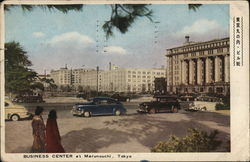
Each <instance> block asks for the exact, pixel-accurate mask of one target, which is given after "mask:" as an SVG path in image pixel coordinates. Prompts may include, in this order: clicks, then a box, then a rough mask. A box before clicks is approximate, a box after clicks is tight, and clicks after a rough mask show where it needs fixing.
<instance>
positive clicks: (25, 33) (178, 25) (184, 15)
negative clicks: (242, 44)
mask: <svg viewBox="0 0 250 162" xmlns="http://www.w3.org/2000/svg"><path fill="white" fill-rule="evenodd" d="M149 8H150V9H152V10H153V12H154V13H153V19H154V21H158V22H159V23H152V22H150V21H149V20H148V19H147V18H141V19H137V21H136V22H135V23H134V24H133V25H132V27H131V28H130V29H129V31H128V32H127V33H126V34H121V33H119V32H117V31H115V33H114V37H111V38H110V39H108V40H106V39H105V34H104V32H103V30H102V29H101V25H102V24H103V23H104V21H106V20H109V17H110V11H111V10H110V6H108V5H86V6H84V8H83V11H82V12H75V11H70V12H69V13H67V14H63V13H62V12H59V11H57V10H54V11H49V10H44V9H40V8H35V9H34V10H33V11H32V12H27V11H23V10H22V9H21V8H20V7H14V8H11V10H10V11H6V12H5V31H6V32H5V41H6V42H9V41H18V42H20V44H21V45H22V46H23V47H24V49H25V50H26V51H27V52H28V56H29V59H30V60H31V61H32V63H33V66H32V68H33V69H34V70H36V71H37V72H38V73H43V72H44V70H46V71H47V72H48V71H50V70H51V69H59V68H60V67H64V66H65V64H67V65H68V67H69V68H83V67H84V68H95V67H96V66H100V68H101V69H107V68H108V64H109V62H112V64H115V65H118V66H120V67H135V68H138V67H142V68H157V67H160V66H162V65H164V66H166V57H165V51H166V49H167V48H172V47H176V46H179V45H182V44H183V43H184V41H185V40H184V37H185V35H189V36H190V40H191V41H206V40H212V39H217V38H223V37H228V36H229V5H223V4H216V5H211V4H209V5H203V6H201V7H200V8H199V9H198V10H197V11H196V12H194V11H192V10H188V6H187V5H184V4H183V5H182V4H179V5H151V6H150V7H149Z"/></svg>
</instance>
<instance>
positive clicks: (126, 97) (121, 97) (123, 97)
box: [111, 93, 130, 102]
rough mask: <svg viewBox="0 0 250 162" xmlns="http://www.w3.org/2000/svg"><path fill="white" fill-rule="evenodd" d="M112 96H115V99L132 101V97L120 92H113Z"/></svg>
mask: <svg viewBox="0 0 250 162" xmlns="http://www.w3.org/2000/svg"><path fill="white" fill-rule="evenodd" d="M111 98H113V99H115V100H117V101H120V102H126V101H130V97H128V96H122V95H120V94H117V93H116V94H113V95H112V96H111Z"/></svg>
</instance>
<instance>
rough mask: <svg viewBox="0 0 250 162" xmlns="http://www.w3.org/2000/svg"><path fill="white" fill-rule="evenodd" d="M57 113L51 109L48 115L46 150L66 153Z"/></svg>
mask: <svg viewBox="0 0 250 162" xmlns="http://www.w3.org/2000/svg"><path fill="white" fill-rule="evenodd" d="M56 118H57V115H56V111H55V110H51V111H50V112H49V115H48V119H47V124H46V143H47V145H46V152H48V153H64V152H65V151H64V148H63V147H62V144H61V137H60V133H59V130H58V126H57V121H56Z"/></svg>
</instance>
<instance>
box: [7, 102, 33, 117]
mask: <svg viewBox="0 0 250 162" xmlns="http://www.w3.org/2000/svg"><path fill="white" fill-rule="evenodd" d="M4 107H5V119H6V120H12V121H18V120H20V119H24V118H30V117H31V116H32V114H31V113H29V112H28V110H27V109H26V108H25V107H24V106H22V105H17V104H13V103H12V102H11V101H10V100H8V99H5V102H4Z"/></svg>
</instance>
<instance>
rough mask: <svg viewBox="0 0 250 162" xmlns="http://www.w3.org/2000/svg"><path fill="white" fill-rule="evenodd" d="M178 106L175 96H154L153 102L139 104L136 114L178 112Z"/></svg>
mask: <svg viewBox="0 0 250 162" xmlns="http://www.w3.org/2000/svg"><path fill="white" fill-rule="evenodd" d="M179 109H180V104H179V101H178V98H177V97H175V96H155V97H154V101H151V102H143V103H140V104H139V108H138V110H137V112H138V113H158V112H175V113H176V112H178V110H179Z"/></svg>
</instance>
